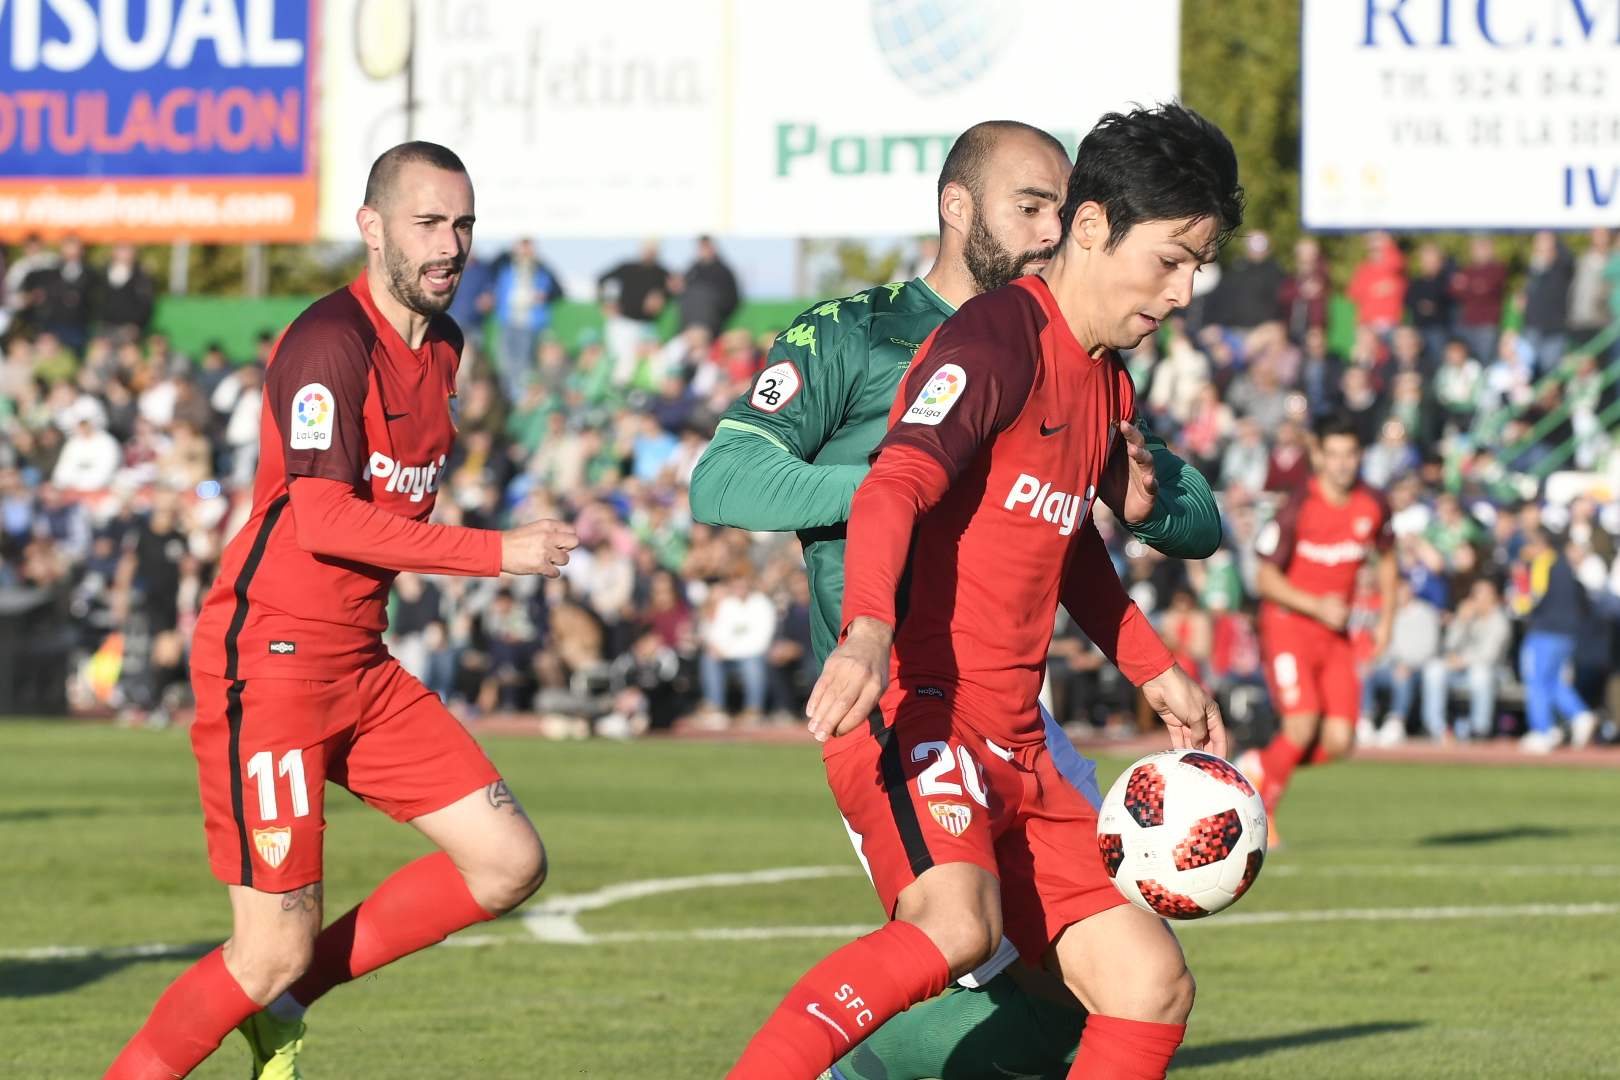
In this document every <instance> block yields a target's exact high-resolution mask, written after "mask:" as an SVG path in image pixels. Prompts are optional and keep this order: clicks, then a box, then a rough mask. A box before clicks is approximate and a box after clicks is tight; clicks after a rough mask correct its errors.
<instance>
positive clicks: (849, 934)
mask: <svg viewBox="0 0 1620 1080" xmlns="http://www.w3.org/2000/svg"><path fill="white" fill-rule="evenodd" d="M1279 869H1287V870H1290V871H1294V872H1295V873H1298V872H1300V871H1302V870H1306V869H1308V870H1309V872H1311V873H1322V874H1344V875H1346V876H1357V875H1360V874H1361V873H1362V872H1363V871H1372V872H1373V873H1368V874H1367V875H1366V876H1396V875H1394V874H1384V873H1382V872H1381V871H1382V870H1384V869H1385V868H1382V867H1378V866H1369V867H1359V866H1340V867H1332V866H1325V867H1316V868H1297V867H1287V868H1282V867H1278V868H1274V870H1273V871H1271V872H1272V873H1273V874H1274V875H1275V873H1276V870H1279ZM1388 869H1390V870H1403V871H1405V872H1407V873H1409V874H1412V875H1413V876H1431V875H1432V876H1451V875H1461V874H1465V873H1479V874H1481V875H1482V876H1484V875H1494V874H1500V875H1502V876H1507V877H1532V876H1546V877H1558V876H1563V877H1612V876H1617V875H1620V867H1613V866H1519V867H1493V866H1464V865H1460V864H1459V865H1456V866H1451V865H1444V864H1442V865H1436V866H1406V867H1390V868H1388ZM1504 871H1513V872H1512V873H1504ZM858 875H859V871H858V870H857V868H855V867H852V866H794V867H783V868H781V869H777V870H756V871H753V872H749V873H736V874H698V875H693V876H691V877H678V878H655V879H652V880H649V881H629V882H624V883H622V884H619V885H609V886H607V887H606V888H602V889H598V890H596V891H595V892H589V893H579V894H577V895H573V896H554V897H551V898H550V899H548V900H546V901H544V902H542V903H539V904H536V905H534V907H532V908H530V909H529V910H528V911H527V912H525V913H524V915H523V916H522V921H523V923H524V927H525V929H526V930H527V931H528V934H527V935H515V934H512V935H503V934H464V935H461V936H458V937H453V938H450V939H449V940H448V941H445V942H444V944H445V945H450V946H463V947H468V946H471V947H476V946H485V945H557V944H561V945H608V944H622V943H637V942H659V941H769V940H773V939H777V938H842V939H846V940H847V939H851V938H856V937H859V936H860V935H862V934H866V933H870V932H871V931H873V930H876V929H877V927H876V926H866V925H846V926H759V927H740V928H730V927H713V928H706V929H697V930H652V931H640V932H634V931H633V932H622V933H606V934H588V933H586V932H585V930H584V928H583V927H581V926H580V925H579V923H578V921H577V920H576V918H575V917H576V916H577V915H578V913H580V912H583V911H597V910H600V909H602V908H605V907H611V906H612V905H614V904H617V903H621V902H623V901H625V900H634V899H638V898H640V897H644V896H656V895H658V894H660V893H668V892H681V891H685V890H688V889H704V888H725V887H736V886H743V885H772V884H778V883H781V882H787V881H807V880H813V879H816V878H830V877H855V876H858ZM1285 876H1291V875H1285ZM1602 915H1620V904H1493V905H1483V906H1475V907H1412V908H1330V909H1324V910H1317V911H1251V912H1234V913H1231V914H1227V915H1216V916H1214V917H1213V918H1210V919H1203V920H1195V921H1191V922H1183V923H1180V924H1179V925H1180V926H1182V927H1189V926H1265V925H1272V924H1276V923H1301V922H1380V921H1427V920H1435V919H1504V918H1511V919H1519V918H1571V917H1583V916H1584V917H1590V916H1602ZM209 948H212V946H209V945H198V944H192V945H165V944H153V945H120V946H111V947H105V948H101V947H96V946H85V945H48V946H44V947H40V948H32V949H0V960H85V959H102V960H113V959H139V958H148V957H188V956H200V955H202V954H203V953H204V952H206V951H207V950H208V949H209Z"/></svg>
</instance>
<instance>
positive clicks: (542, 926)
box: [523, 866, 860, 945]
mask: <svg viewBox="0 0 1620 1080" xmlns="http://www.w3.org/2000/svg"><path fill="white" fill-rule="evenodd" d="M859 873H860V870H859V869H858V868H856V867H853V866H784V867H781V868H779V869H776V870H753V871H749V872H746V873H740V874H696V875H693V876H691V877H673V878H653V879H651V880H650V881H627V882H624V883H623V884H620V885H609V886H607V887H606V888H602V889H597V890H596V891H595V892H588V893H579V894H577V895H574V896H553V897H551V898H549V899H547V900H543V901H541V902H540V903H538V904H536V905H534V906H533V907H531V908H529V910H527V911H525V912H524V913H523V925H524V927H525V928H527V929H528V931H529V934H530V936H531V937H533V938H534V939H535V940H536V941H546V942H552V943H555V944H559V945H595V944H597V943H599V942H605V941H608V940H614V939H615V938H614V935H599V934H587V933H586V932H585V929H584V927H582V926H580V925H579V920H578V918H577V916H578V915H579V913H580V912H582V911H598V910H600V909H602V908H605V907H611V906H612V905H614V904H618V903H623V902H624V901H626V900H637V899H640V898H641V897H644V896H657V895H658V894H660V893H671V892H685V891H686V890H688V889H718V888H735V887H737V886H740V885H776V884H779V883H781V882H784V881H810V880H813V879H815V878H830V877H853V876H855V875H857V874H859ZM782 929H784V930H791V929H800V928H793V927H783V928H782ZM802 929H814V928H802ZM826 929H837V928H826ZM749 932H750V931H740V930H735V931H728V933H731V934H744V933H749ZM682 933H685V932H684V931H683V932H682ZM710 933H719V931H710ZM783 936H786V935H783ZM800 936H804V935H803V934H802V931H801V934H800ZM810 936H814V937H826V936H838V934H837V933H834V934H831V935H828V934H819V933H818V934H812V935H810ZM850 936H851V937H854V936H856V935H855V934H851V935H850ZM617 940H622V941H662V940H682V939H674V938H663V937H652V938H648V937H644V936H638V935H632V936H630V937H624V936H622V935H620V936H618V937H617Z"/></svg>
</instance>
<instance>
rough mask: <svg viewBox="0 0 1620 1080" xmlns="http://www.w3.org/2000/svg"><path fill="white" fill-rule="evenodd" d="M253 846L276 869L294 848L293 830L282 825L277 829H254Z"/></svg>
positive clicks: (260, 856)
mask: <svg viewBox="0 0 1620 1080" xmlns="http://www.w3.org/2000/svg"><path fill="white" fill-rule="evenodd" d="M253 846H254V848H255V849H257V850H258V852H259V858H261V859H263V860H264V861H265V862H267V863H269V864H270V869H272V870H274V869H275V868H276V867H278V866H280V865H281V864H282V862H283V861H284V860H285V859H286V858H287V852H289V851H291V850H292V830H291V829H289V828H287V827H285V826H282V827H280V828H275V829H254V830H253Z"/></svg>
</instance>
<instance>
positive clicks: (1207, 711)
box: [1142, 664, 1228, 757]
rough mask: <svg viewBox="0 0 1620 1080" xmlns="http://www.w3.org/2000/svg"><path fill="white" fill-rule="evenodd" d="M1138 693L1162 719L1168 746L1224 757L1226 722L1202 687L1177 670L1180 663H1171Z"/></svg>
mask: <svg viewBox="0 0 1620 1080" xmlns="http://www.w3.org/2000/svg"><path fill="white" fill-rule="evenodd" d="M1142 693H1143V694H1144V695H1145V696H1146V697H1147V700H1148V704H1149V705H1151V706H1153V711H1154V712H1156V713H1158V714H1159V715H1160V716H1162V717H1163V718H1164V726H1165V727H1167V728H1169V729H1170V745H1171V746H1173V747H1175V748H1176V749H1177V750H1207V751H1209V752H1210V753H1211V754H1214V755H1215V756H1216V757H1225V756H1226V751H1227V749H1228V748H1227V744H1226V724H1225V722H1224V721H1222V720H1221V710H1220V708H1219V707H1217V706H1216V704H1215V701H1214V699H1213V698H1211V697H1210V696H1209V695H1208V694H1206V693H1205V692H1204V688H1203V687H1202V686H1199V685H1198V684H1197V683H1196V682H1194V681H1193V679H1192V678H1191V677H1190V676H1189V675H1188V674H1187V673H1186V672H1185V671H1183V670H1181V665H1180V664H1172V665H1171V666H1170V668H1169V670H1168V671H1165V672H1164V673H1163V674H1162V675H1159V676H1157V677H1155V678H1152V679H1149V680H1148V681H1147V682H1145V683H1143V684H1142Z"/></svg>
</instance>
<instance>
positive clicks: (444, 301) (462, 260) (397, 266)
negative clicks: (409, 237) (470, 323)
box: [383, 224, 467, 318]
mask: <svg viewBox="0 0 1620 1080" xmlns="http://www.w3.org/2000/svg"><path fill="white" fill-rule="evenodd" d="M466 264H467V255H466V253H465V251H464V252H463V253H462V254H460V255H458V256H456V257H455V258H453V259H431V260H429V261H427V262H424V263H417V262H412V261H411V257H410V256H409V255H407V254H406V253H405V251H404V250H403V248H401V246H400V245H399V244H397V243H395V241H394V236H393V234H392V231H391V230H390V229H389V228H388V226H387V225H386V224H385V225H384V226H383V266H384V267H385V268H386V269H387V271H388V291H389V292H390V293H392V294H393V295H394V299H395V300H398V301H399V302H400V303H401V304H403V305H405V306H406V307H407V308H409V309H410V310H412V311H414V312H416V313H417V314H418V315H425V316H427V317H429V318H432V317H433V316H435V315H442V314H444V313H445V312H446V311H448V310H449V309H450V303H451V301H453V300H454V299H455V298H456V287H457V286H458V285H459V284H460V282H461V270H462V268H463V267H464V266H466ZM429 277H431V278H432V279H433V280H434V281H435V282H436V283H446V282H447V283H448V285H449V287H448V288H441V289H440V290H439V291H434V292H430V291H428V289H426V288H425V287H424V286H423V282H424V279H427V278H429ZM447 279H448V280H447Z"/></svg>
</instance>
